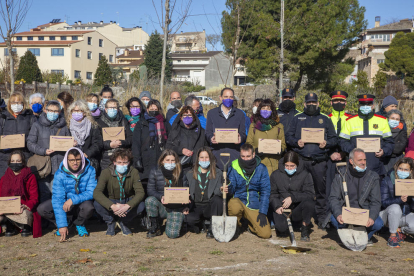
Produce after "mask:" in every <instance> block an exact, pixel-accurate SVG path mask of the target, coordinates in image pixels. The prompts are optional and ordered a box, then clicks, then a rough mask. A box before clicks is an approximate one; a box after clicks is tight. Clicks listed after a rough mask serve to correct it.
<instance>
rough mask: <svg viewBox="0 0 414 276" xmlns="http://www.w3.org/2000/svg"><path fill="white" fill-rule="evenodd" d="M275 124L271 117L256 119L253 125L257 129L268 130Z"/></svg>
mask: <svg viewBox="0 0 414 276" xmlns="http://www.w3.org/2000/svg"><path fill="white" fill-rule="evenodd" d="M276 125H277V123H276V121H274V120H272V119H267V120H264V121H263V122H261V121H257V122H256V125H255V126H254V127H255V128H256V129H257V130H259V131H269V130H271V129H272V128H273V127H274V126H276Z"/></svg>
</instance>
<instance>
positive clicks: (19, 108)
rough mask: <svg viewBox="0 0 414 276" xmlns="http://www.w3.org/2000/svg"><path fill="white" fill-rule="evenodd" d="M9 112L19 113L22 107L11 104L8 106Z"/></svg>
mask: <svg viewBox="0 0 414 276" xmlns="http://www.w3.org/2000/svg"><path fill="white" fill-rule="evenodd" d="M10 108H11V110H13V112H14V113H19V112H20V111H22V110H23V105H21V104H12V105H11V106H10Z"/></svg>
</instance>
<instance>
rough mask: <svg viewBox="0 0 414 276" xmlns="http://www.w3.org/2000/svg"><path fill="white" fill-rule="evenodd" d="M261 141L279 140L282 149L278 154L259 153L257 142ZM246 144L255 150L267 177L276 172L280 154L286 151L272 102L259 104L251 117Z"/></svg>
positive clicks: (267, 101) (280, 126)
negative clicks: (266, 171)
mask: <svg viewBox="0 0 414 276" xmlns="http://www.w3.org/2000/svg"><path fill="white" fill-rule="evenodd" d="M263 139H273V140H280V141H281V148H282V149H281V152H280V154H268V153H263V152H259V151H258V150H259V140H263ZM246 143H248V144H250V145H252V146H253V147H254V148H255V152H256V155H257V156H259V157H260V159H261V160H262V164H263V165H265V166H266V167H267V170H268V172H269V175H271V174H272V173H273V172H274V171H275V170H277V168H278V164H279V159H280V158H281V153H282V152H284V151H285V149H286V143H285V132H284V129H283V125H282V124H281V123H280V122H279V117H278V115H277V111H276V106H275V104H274V102H273V101H272V100H269V99H266V100H263V101H262V102H261V103H260V105H259V108H258V111H257V112H256V114H254V115H253V123H252V124H251V125H250V129H249V135H247V139H246Z"/></svg>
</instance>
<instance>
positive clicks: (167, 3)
mask: <svg viewBox="0 0 414 276" xmlns="http://www.w3.org/2000/svg"><path fill="white" fill-rule="evenodd" d="M169 25H170V0H165V22H164V45H163V49H162V66H161V83H160V103H161V106H163V100H164V99H163V98H164V79H165V67H166V65H167V43H168V31H169V28H168V27H169Z"/></svg>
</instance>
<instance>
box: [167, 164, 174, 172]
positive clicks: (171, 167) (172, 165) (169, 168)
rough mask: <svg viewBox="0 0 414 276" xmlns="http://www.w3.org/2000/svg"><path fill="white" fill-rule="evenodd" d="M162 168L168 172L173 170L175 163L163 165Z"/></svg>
mask: <svg viewBox="0 0 414 276" xmlns="http://www.w3.org/2000/svg"><path fill="white" fill-rule="evenodd" d="M164 168H165V169H167V170H169V171H172V170H174V169H175V163H164Z"/></svg>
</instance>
